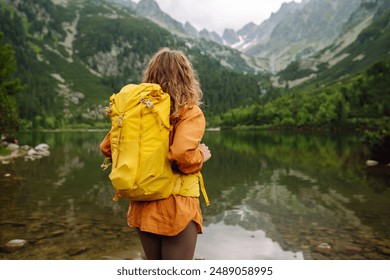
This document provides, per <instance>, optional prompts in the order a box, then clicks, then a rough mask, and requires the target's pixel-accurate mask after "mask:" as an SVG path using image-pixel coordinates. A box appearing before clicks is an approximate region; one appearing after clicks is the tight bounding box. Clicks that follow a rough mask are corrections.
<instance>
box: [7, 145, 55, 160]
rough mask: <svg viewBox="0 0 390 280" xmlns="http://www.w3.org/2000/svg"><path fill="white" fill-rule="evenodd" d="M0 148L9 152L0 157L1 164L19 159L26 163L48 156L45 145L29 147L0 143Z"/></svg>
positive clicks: (48, 151)
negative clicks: (21, 158)
mask: <svg viewBox="0 0 390 280" xmlns="http://www.w3.org/2000/svg"><path fill="white" fill-rule="evenodd" d="M1 147H3V148H4V149H5V150H7V151H9V154H6V155H0V163H2V164H9V163H10V162H11V161H12V160H14V159H16V158H20V157H23V158H24V160H26V161H28V160H36V159H40V158H43V157H48V156H50V150H49V145H48V144H45V143H41V144H39V145H37V146H35V147H30V146H28V145H21V146H20V145H18V144H17V143H8V142H5V141H2V142H1Z"/></svg>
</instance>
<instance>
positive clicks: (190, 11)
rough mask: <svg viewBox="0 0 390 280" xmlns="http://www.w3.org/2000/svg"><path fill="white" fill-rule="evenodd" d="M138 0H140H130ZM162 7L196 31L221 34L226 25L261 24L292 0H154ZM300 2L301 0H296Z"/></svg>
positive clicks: (236, 26)
mask: <svg viewBox="0 0 390 280" xmlns="http://www.w3.org/2000/svg"><path fill="white" fill-rule="evenodd" d="M132 1H133V2H137V3H138V2H139V0H132ZM155 1H156V2H157V3H158V4H159V6H160V8H161V10H163V11H164V12H166V13H167V14H169V15H170V16H171V17H173V18H174V19H176V20H177V21H180V22H182V23H184V22H186V21H189V22H190V23H191V24H192V25H193V26H194V27H195V28H196V29H198V31H200V30H201V29H203V28H206V29H207V30H209V31H216V32H217V33H219V34H220V35H221V34H222V32H223V30H224V29H225V28H232V29H234V30H238V29H240V28H242V27H243V26H244V25H245V24H247V23H249V22H251V21H252V22H254V23H256V24H260V23H261V22H262V21H264V20H266V19H268V18H269V17H270V16H271V13H273V12H276V11H278V10H279V8H280V6H281V5H282V3H283V2H292V0H155ZM295 2H301V0H295Z"/></svg>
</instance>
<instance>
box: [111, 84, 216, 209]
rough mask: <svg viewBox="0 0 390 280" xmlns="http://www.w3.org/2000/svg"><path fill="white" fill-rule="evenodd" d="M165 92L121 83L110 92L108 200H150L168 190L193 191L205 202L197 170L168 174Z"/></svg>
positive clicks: (186, 193)
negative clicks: (111, 197)
mask: <svg viewBox="0 0 390 280" xmlns="http://www.w3.org/2000/svg"><path fill="white" fill-rule="evenodd" d="M170 105H171V104H170V96H169V94H168V93H165V92H163V91H162V89H161V87H160V86H159V85H158V84H151V83H142V84H139V85H136V84H129V85H126V86H124V87H123V88H122V89H121V91H120V92H119V93H117V94H113V95H112V96H111V97H110V108H109V109H108V114H109V115H110V118H111V130H110V143H111V155H112V158H111V160H112V164H111V173H110V175H109V178H110V180H111V183H112V185H113V187H114V189H116V194H115V196H114V200H115V201H116V200H118V198H119V197H120V196H121V197H126V198H129V199H130V200H134V201H152V200H159V199H163V198H167V197H169V196H170V195H171V194H180V195H184V196H199V186H200V187H201V189H202V192H203V195H204V197H205V200H206V204H207V205H208V204H209V201H208V198H207V194H206V192H205V189H204V183H203V178H202V175H201V173H200V172H199V173H198V174H194V175H180V174H174V173H173V172H172V168H171V165H170V162H169V160H168V151H169V133H170V131H171V126H170V122H169V118H170Z"/></svg>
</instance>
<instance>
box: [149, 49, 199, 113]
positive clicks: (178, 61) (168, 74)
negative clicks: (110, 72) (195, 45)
mask: <svg viewBox="0 0 390 280" xmlns="http://www.w3.org/2000/svg"><path fill="white" fill-rule="evenodd" d="M142 82H143V83H156V84H159V85H160V86H161V88H162V90H163V91H164V92H167V93H168V94H169V95H170V96H171V118H172V119H173V120H175V119H177V118H178V117H179V116H180V111H181V109H182V108H184V107H188V108H191V107H192V106H193V105H200V104H201V99H202V96H203V93H202V90H201V87H200V83H199V80H198V76H197V73H196V71H195V70H194V69H193V67H192V64H191V62H190V61H189V59H188V58H187V57H186V56H185V54H184V53H183V52H181V51H179V50H171V49H169V48H162V49H160V50H159V51H158V52H157V53H155V54H154V56H153V57H152V58H151V59H150V61H149V63H148V66H147V67H146V69H145V71H144V74H143V78H142Z"/></svg>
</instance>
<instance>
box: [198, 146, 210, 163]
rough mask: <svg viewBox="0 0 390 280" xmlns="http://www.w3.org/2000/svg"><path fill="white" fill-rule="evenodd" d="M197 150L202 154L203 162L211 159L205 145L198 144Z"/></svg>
mask: <svg viewBox="0 0 390 280" xmlns="http://www.w3.org/2000/svg"><path fill="white" fill-rule="evenodd" d="M199 149H200V151H201V152H202V154H203V162H206V161H208V160H209V159H210V158H211V152H210V150H209V147H207V146H206V144H204V143H201V144H199Z"/></svg>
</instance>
